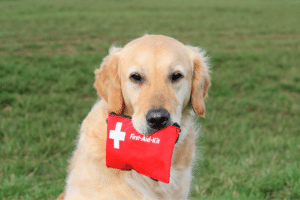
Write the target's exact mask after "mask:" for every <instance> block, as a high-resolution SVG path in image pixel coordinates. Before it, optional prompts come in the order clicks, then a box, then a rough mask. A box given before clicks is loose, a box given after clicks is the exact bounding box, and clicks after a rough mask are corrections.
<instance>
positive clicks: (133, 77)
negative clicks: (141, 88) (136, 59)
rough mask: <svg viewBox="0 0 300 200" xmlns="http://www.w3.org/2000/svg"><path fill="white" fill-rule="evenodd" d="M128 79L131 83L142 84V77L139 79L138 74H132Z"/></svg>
mask: <svg viewBox="0 0 300 200" xmlns="http://www.w3.org/2000/svg"><path fill="white" fill-rule="evenodd" d="M130 79H131V80H132V81H134V82H137V83H140V82H142V80H143V79H142V77H141V75H139V74H138V73H134V74H132V75H131V76H130Z"/></svg>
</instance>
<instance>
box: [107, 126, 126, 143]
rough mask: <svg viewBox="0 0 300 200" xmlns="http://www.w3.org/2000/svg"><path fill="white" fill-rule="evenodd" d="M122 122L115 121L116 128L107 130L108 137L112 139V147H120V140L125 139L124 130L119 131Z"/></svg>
mask: <svg viewBox="0 0 300 200" xmlns="http://www.w3.org/2000/svg"><path fill="white" fill-rule="evenodd" d="M121 127H122V123H121V122H117V125H116V129H115V130H110V131H109V139H113V140H114V148H115V149H119V148H120V140H122V141H124V139H125V134H126V133H125V132H121Z"/></svg>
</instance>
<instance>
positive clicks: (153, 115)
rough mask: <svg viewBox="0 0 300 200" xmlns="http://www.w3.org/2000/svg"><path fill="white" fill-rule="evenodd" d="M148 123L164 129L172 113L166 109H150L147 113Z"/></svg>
mask: <svg viewBox="0 0 300 200" xmlns="http://www.w3.org/2000/svg"><path fill="white" fill-rule="evenodd" d="M146 120H147V123H148V125H149V126H150V127H151V128H153V129H162V128H164V127H166V126H167V125H168V124H169V122H170V113H169V112H168V111H167V110H166V109H158V110H150V111H149V112H148V113H147V115H146Z"/></svg>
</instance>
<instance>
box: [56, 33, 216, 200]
mask: <svg viewBox="0 0 300 200" xmlns="http://www.w3.org/2000/svg"><path fill="white" fill-rule="evenodd" d="M95 74H96V81H95V84H94V86H95V88H96V89H97V93H98V95H99V96H100V97H102V100H100V101H98V102H97V103H96V104H95V105H94V107H93V108H92V110H91V111H90V113H89V114H88V116H87V117H86V118H85V119H84V121H83V123H82V125H81V129H80V136H79V140H78V144H77V148H76V150H75V151H74V154H73V157H72V158H71V161H70V166H69V169H68V172H69V174H68V177H67V180H66V182H67V185H66V187H65V192H64V193H62V194H61V195H60V196H59V197H58V199H65V200H75V199H76V200H85V199H129V200H133V199H187V198H188V195H189V190H190V184H191V180H192V164H193V159H194V157H195V138H196V135H197V128H196V126H195V124H194V122H193V116H194V113H196V114H197V115H199V116H204V113H205V106H204V98H205V97H206V96H207V90H208V87H209V86H210V80H209V69H208V64H207V58H206V57H205V52H204V51H202V50H201V49H200V48H196V47H191V46H187V45H184V44H182V43H180V42H179V41H177V40H175V39H173V38H170V37H166V36H162V35H144V36H143V37H141V38H138V39H135V40H133V41H131V42H130V43H128V44H127V45H126V46H125V47H124V48H116V47H112V48H111V49H110V51H109V55H108V56H107V57H105V58H104V60H103V62H102V64H101V67H100V69H97V70H96V71H95ZM193 111H194V112H193ZM110 112H115V113H117V114H124V115H129V116H132V122H133V125H134V127H135V129H136V130H137V131H138V132H140V133H141V134H145V135H149V134H151V133H153V132H155V131H156V130H158V129H161V128H164V127H165V126H167V125H170V124H173V123H174V122H176V123H178V124H180V126H181V132H180V136H179V140H178V143H177V144H175V147H174V152H173V157H172V165H171V176H170V183H168V184H166V183H162V182H159V181H155V180H153V179H151V178H149V177H146V176H144V175H141V174H139V173H137V172H136V171H135V170H130V171H126V170H118V169H112V168H107V167H106V163H105V162H106V158H105V156H106V137H107V124H106V119H107V117H108V113H110ZM149 151H151V149H149Z"/></svg>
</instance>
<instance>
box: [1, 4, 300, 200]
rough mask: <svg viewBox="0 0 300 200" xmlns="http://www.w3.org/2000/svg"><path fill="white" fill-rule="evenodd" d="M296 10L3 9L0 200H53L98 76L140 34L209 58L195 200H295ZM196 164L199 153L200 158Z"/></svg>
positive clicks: (298, 130)
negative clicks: (116, 50) (111, 55)
mask: <svg viewBox="0 0 300 200" xmlns="http://www.w3.org/2000/svg"><path fill="white" fill-rule="evenodd" d="M299 11H300V1H275V0H274V1H268V0H263V1H246V0H241V1H233V0H229V1H226V2H225V1H216V0H213V1H178V0H177V1H171V0H155V1H131V0H123V1H122V0H114V1H108V0H107V1H96V0H95V1H92V0H85V1H57V0H52V1H44V0H42V1H38V0H27V1H5V0H4V1H3V0H0V106H1V107H0V159H1V160H0V199H3V200H11V199H18V200H19V199H21V200H22V199H30V200H32V199H55V198H56V197H57V196H58V195H59V194H60V193H61V192H62V191H63V188H64V185H65V178H66V175H67V166H68V159H70V157H71V153H72V151H73V150H74V148H75V145H76V140H77V136H78V130H79V126H80V123H81V122H82V120H83V119H84V117H85V116H86V115H87V114H88V112H89V110H90V109H91V107H92V106H93V104H94V103H95V101H96V100H97V98H98V97H97V94H96V90H95V89H94V88H93V82H94V74H93V71H94V70H95V69H96V68H98V67H99V65H100V63H101V60H102V58H103V57H104V56H105V55H106V54H107V51H108V49H109V47H110V46H111V45H112V44H115V45H117V46H122V45H124V44H126V43H128V42H129V41H131V40H132V39H134V38H137V37H140V36H142V35H143V34H144V33H149V34H163V35H168V36H171V37H174V38H176V39H178V40H180V41H182V42H183V43H185V44H190V45H193V46H200V47H202V48H204V49H206V50H207V52H208V55H210V56H211V60H210V63H211V67H212V68H211V71H212V73H211V81H212V87H211V88H210V90H209V98H208V99H207V100H206V117H205V118H200V117H199V118H198V122H199V126H201V127H202V129H201V132H200V137H199V140H198V141H197V144H198V150H199V152H201V159H198V160H197V162H196V164H195V167H194V177H195V178H194V180H193V185H192V188H191V194H190V199H300V12H299ZM199 155H200V154H199Z"/></svg>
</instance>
